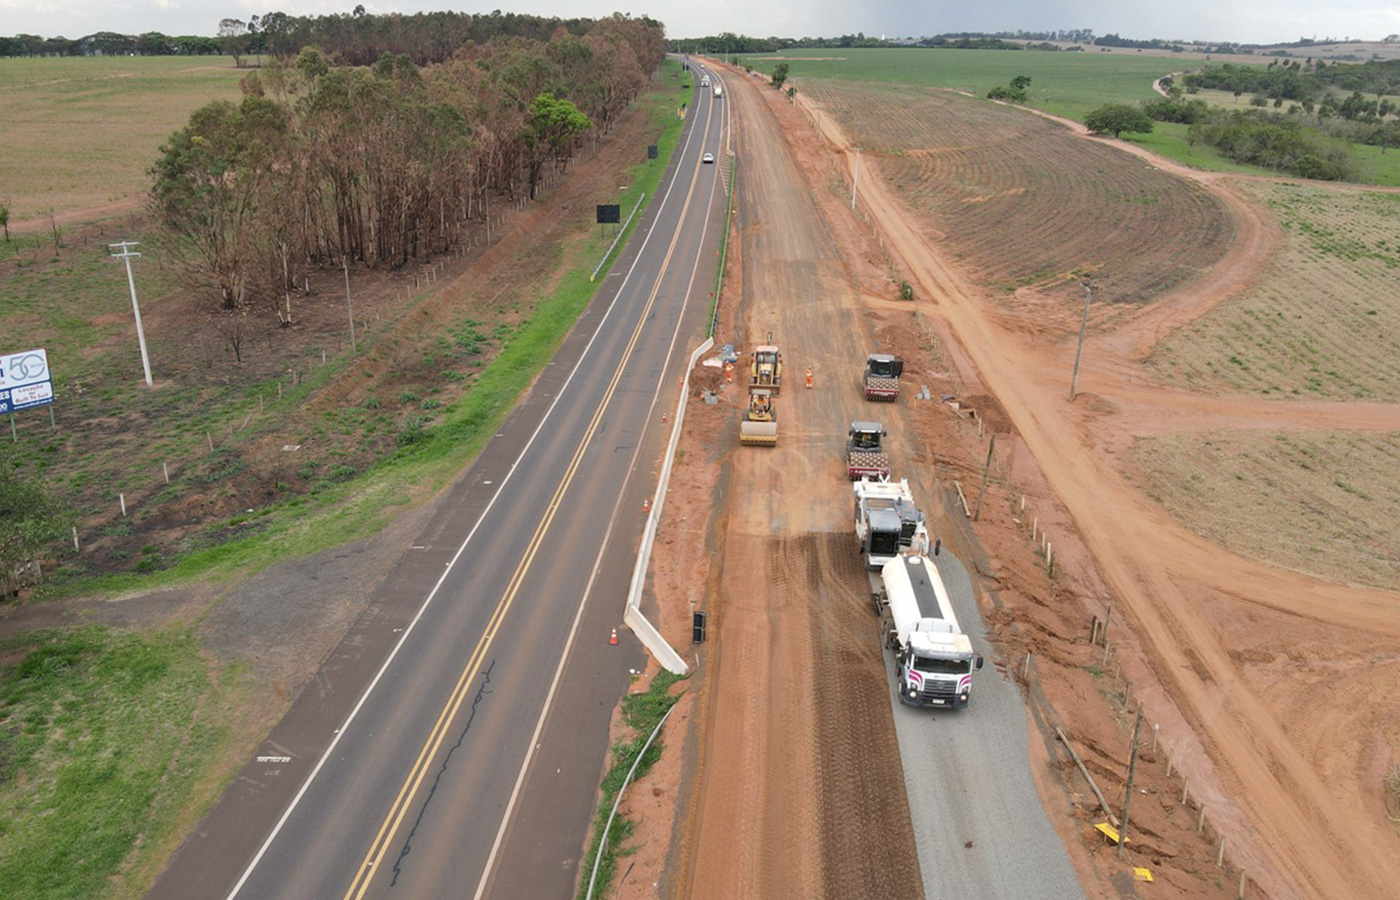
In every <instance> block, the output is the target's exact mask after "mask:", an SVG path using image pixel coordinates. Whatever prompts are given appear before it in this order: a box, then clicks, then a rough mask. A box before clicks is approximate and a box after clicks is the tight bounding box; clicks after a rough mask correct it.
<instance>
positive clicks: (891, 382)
mask: <svg viewBox="0 0 1400 900" xmlns="http://www.w3.org/2000/svg"><path fill="white" fill-rule="evenodd" d="M903 372H904V360H902V359H900V358H899V357H897V356H891V355H890V354H888V353H872V354H870V355H869V356H868V357H866V360H865V378H864V384H865V399H867V400H887V401H893V400H898V399H899V376H900V375H901V374H902V373H903Z"/></svg>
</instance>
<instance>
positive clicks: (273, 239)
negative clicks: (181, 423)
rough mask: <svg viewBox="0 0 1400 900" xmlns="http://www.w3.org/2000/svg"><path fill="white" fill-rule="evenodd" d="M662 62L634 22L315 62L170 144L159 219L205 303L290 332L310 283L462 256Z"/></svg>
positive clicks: (155, 189)
mask: <svg viewBox="0 0 1400 900" xmlns="http://www.w3.org/2000/svg"><path fill="white" fill-rule="evenodd" d="M664 55H665V52H664V38H663V34H662V28H661V25H660V24H659V23H656V22H654V21H652V20H648V19H632V18H627V17H623V16H613V17H610V18H607V19H602V20H600V21H597V22H593V23H591V24H590V27H588V28H587V29H586V31H585V32H584V33H583V34H576V33H574V32H573V31H570V30H569V29H568V28H564V27H558V28H556V30H555V31H554V33H553V34H552V35H550V36H549V37H548V39H546V40H540V39H536V38H533V37H528V36H498V37H496V38H494V39H492V40H489V41H487V42H485V43H473V42H468V43H466V44H464V45H462V46H460V47H458V48H456V50H455V52H454V53H453V54H452V56H451V58H450V59H448V60H446V61H444V62H441V63H436V64H431V65H425V66H420V65H418V64H416V63H415V62H414V60H413V59H412V58H411V57H410V56H409V55H407V54H392V53H389V52H384V53H382V54H381V55H380V56H379V58H378V59H377V61H376V62H375V63H374V65H373V66H370V67H360V66H347V65H337V64H334V63H336V62H337V60H336V59H335V57H334V55H332V54H328V53H326V52H324V51H323V50H322V49H320V48H317V47H304V48H302V50H301V51H300V52H298V53H297V54H296V56H295V57H294V58H293V59H291V60H290V61H289V63H287V64H284V63H282V62H280V61H279V60H276V59H274V60H272V61H271V62H270V63H268V64H267V65H265V66H264V67H263V68H262V69H260V70H258V71H255V72H251V73H249V74H248V75H246V76H245V77H244V79H243V81H242V89H243V99H242V101H241V102H239V103H231V102H227V101H223V102H216V103H211V104H208V105H206V106H204V107H202V108H201V109H199V110H197V111H195V113H194V114H192V115H191V117H190V121H189V123H188V124H187V125H186V126H185V127H184V128H182V129H180V130H179V131H177V132H175V133H174V134H173V135H171V137H170V138H169V139H168V140H167V141H166V142H165V143H164V144H163V145H162V147H161V148H160V153H159V156H158V158H157V160H156V162H155V164H154V165H153V166H152V168H151V170H150V175H151V178H152V189H151V205H152V208H153V210H154V211H155V212H156V214H157V215H158V217H159V220H160V222H161V224H162V226H163V232H164V243H165V245H166V247H167V250H168V252H169V253H170V255H171V256H172V257H173V258H175V259H176V260H178V261H179V263H180V264H181V268H182V271H183V272H184V273H185V274H186V276H187V278H188V280H189V282H190V284H191V287H192V288H194V289H195V290H197V291H199V292H200V293H201V294H202V295H204V296H207V297H210V298H211V299H216V300H217V302H218V303H219V304H220V305H221V306H222V307H223V308H224V309H226V310H237V309H248V308H253V307H258V306H261V307H262V308H265V309H273V310H276V311H277V313H278V315H279V316H281V317H282V318H283V319H284V321H285V320H288V319H290V318H291V315H292V311H291V305H292V300H293V297H294V296H296V294H297V293H298V285H301V284H304V277H305V275H306V274H307V273H308V272H309V271H311V270H314V269H318V268H322V267H332V266H333V267H339V266H341V265H345V264H349V263H352V262H353V263H356V264H360V265H365V266H369V267H388V268H393V267H399V266H402V265H404V264H406V263H408V262H409V261H410V260H413V259H417V258H422V257H425V256H429V255H432V254H436V253H440V252H443V251H445V250H447V249H449V248H450V247H451V246H453V245H454V244H455V243H456V241H457V240H458V239H459V235H460V233H461V231H462V229H463V228H464V227H465V226H466V224H467V223H468V222H470V221H471V220H474V219H480V218H481V217H482V216H483V215H485V214H486V213H487V212H488V211H489V207H490V206H491V204H492V203H493V202H497V201H498V200H499V198H503V197H504V198H518V197H533V196H534V195H535V192H536V190H537V187H538V185H539V183H540V181H541V179H542V177H543V175H544V173H545V172H546V171H548V170H549V169H551V168H555V169H557V168H562V167H563V166H564V165H565V164H566V162H567V159H568V157H569V156H570V154H571V152H572V150H573V148H574V147H575V146H576V144H577V142H578V141H579V140H580V139H581V138H582V137H583V136H584V135H585V134H586V133H588V132H589V131H590V130H596V131H597V132H606V131H608V130H609V129H611V128H612V127H613V125H614V124H615V123H616V121H617V118H618V116H619V115H620V114H621V113H622V111H623V110H624V109H625V108H626V107H627V106H628V104H629V103H631V101H632V100H633V99H634V98H635V97H636V96H637V95H638V94H639V93H640V92H641V91H642V90H643V89H644V88H645V87H646V85H647V84H648V82H649V80H650V77H651V74H652V73H653V72H654V71H655V70H656V68H657V67H658V66H659V65H660V64H661V61H662V60H663V58H664Z"/></svg>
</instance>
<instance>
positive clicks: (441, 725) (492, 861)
mask: <svg viewBox="0 0 1400 900" xmlns="http://www.w3.org/2000/svg"><path fill="white" fill-rule="evenodd" d="M724 138H725V135H724V104H723V101H721V100H717V99H716V98H714V96H713V93H712V92H711V91H710V90H697V91H696V93H695V95H694V97H693V100H692V102H691V104H690V115H689V120H688V121H687V123H686V126H685V130H684V132H683V134H682V138H681V143H680V146H679V147H678V149H677V151H676V154H675V156H674V158H673V159H672V160H671V161H670V162H669V164H668V170H667V173H666V175H665V176H664V178H663V181H662V185H661V188H660V191H659V193H658V197H657V198H655V199H654V200H653V201H652V203H651V205H650V207H649V209H648V211H647V213H646V214H645V217H644V219H643V221H642V223H641V226H640V227H639V229H638V230H637V231H636V233H635V234H634V236H633V237H632V239H631V241H630V244H629V247H628V248H627V249H625V250H624V251H623V256H622V258H621V259H620V260H619V262H618V263H616V264H615V265H614V267H613V270H612V271H613V274H612V275H610V276H608V278H607V279H606V280H605V282H604V284H603V287H602V289H601V291H600V293H599V296H598V297H597V298H596V299H595V300H594V302H593V304H592V305H591V306H590V308H589V310H588V311H587V312H586V313H585V314H584V316H583V317H582V318H581V319H580V321H579V323H578V325H577V326H576V327H575V329H574V330H573V331H572V332H571V334H570V336H569V338H568V339H567V340H566V341H565V343H564V345H563V347H562V348H561V349H560V351H559V353H558V354H557V355H556V357H555V358H554V360H553V361H552V362H551V363H550V364H549V365H548V367H547V368H546V369H545V371H544V374H543V375H542V376H541V377H540V379H539V381H538V382H537V383H536V385H535V387H534V388H533V389H532V391H531V392H530V395H529V397H528V398H527V400H526V401H525V402H524V403H523V404H522V406H521V407H520V408H519V409H518V410H517V411H516V412H515V413H514V414H513V415H512V416H511V418H510V419H509V420H508V421H507V422H506V424H505V425H504V426H503V427H502V428H501V429H500V432H499V433H498V434H497V435H496V438H495V440H494V441H493V442H492V443H491V444H490V445H489V446H488V448H487V449H486V451H484V452H483V454H482V456H481V457H480V459H479V460H478V461H477V462H476V464H474V465H473V466H472V467H471V469H470V470H469V471H468V472H467V473H465V474H464V476H462V477H461V478H460V479H459V480H458V481H457V483H456V484H455V485H454V486H453V488H452V489H451V494H450V496H449V497H448V498H447V499H446V500H445V502H443V503H442V504H441V507H440V510H439V511H438V513H437V514H436V515H435V517H434V518H433V520H432V521H431V523H430V524H429V526H428V527H427V528H426V530H425V531H424V533H423V534H421V535H420V536H419V537H418V538H417V539H416V540H415V541H414V542H413V544H412V545H411V546H410V547H406V548H404V556H403V558H402V560H401V561H400V562H399V563H398V564H397V565H396V566H395V568H394V570H393V571H392V572H391V574H390V575H389V576H388V578H387V579H386V580H385V582H384V583H383V584H382V585H380V586H379V588H378V589H377V590H376V592H375V594H374V599H373V600H372V601H371V603H370V606H369V608H368V609H367V611H366V612H365V614H364V615H363V616H362V617H361V619H360V620H359V621H358V622H357V623H356V624H355V626H354V627H353V628H352V630H351V631H350V633H349V634H348V635H347V636H346V638H345V639H344V641H343V642H342V643H341V644H340V645H339V647H338V648H337V649H336V650H335V651H334V652H333V653H332V655H331V656H330V657H329V658H328V659H327V661H326V663H325V665H324V666H323V667H322V669H321V671H320V672H319V673H318V675H317V677H316V679H315V681H314V682H313V683H312V684H311V685H308V686H307V687H306V689H305V690H303V692H302V693H301V694H300V695H299V696H298V697H297V699H296V700H295V701H294V703H293V705H292V707H291V709H290V711H289V713H288V715H287V716H286V718H285V719H284V720H283V721H282V722H281V723H280V724H279V725H278V726H277V727H276V728H275V729H274V730H273V732H272V734H271V735H270V736H269V738H268V739H267V741H265V742H264V744H263V746H262V747H261V748H260V749H259V750H258V752H257V754H256V755H255V757H254V759H252V760H250V761H249V762H248V764H247V765H246V766H245V767H244V769H243V770H242V772H241V773H240V774H239V776H238V777H237V779H236V780H235V782H234V783H233V784H232V785H231V786H230V787H229V788H228V790H227V791H226V792H225V794H224V795H223V797H222V798H221V799H220V800H219V802H218V803H217V804H216V806H215V808H214V809H213V810H212V811H211V812H210V814H209V815H208V816H207V817H206V818H205V820H204V821H203V822H201V823H200V825H199V827H198V829H197V832H196V834H195V835H194V836H193V837H191V838H190V839H189V840H188V841H187V842H186V843H185V845H184V846H183V847H182V848H181V849H180V850H179V851H178V852H177V854H176V855H175V857H174V858H173V859H172V861H171V864H170V866H169V867H168V868H167V870H166V871H165V872H164V873H163V874H162V876H161V877H160V879H159V880H158V882H157V883H156V885H155V887H154V888H153V889H152V891H151V892H150V894H149V895H148V896H149V897H150V898H152V900H167V898H169V900H198V898H213V900H235V898H247V900H253V898H256V900H275V898H285V900H318V898H329V900H337V898H344V900H360V898H369V897H387V896H400V897H412V898H415V900H420V898H422V900H431V898H439V897H441V898H447V897H452V898H473V900H479V898H487V897H498V898H523V897H529V898H542V900H544V898H560V900H565V898H568V897H571V896H572V892H573V884H574V880H575V875H576V872H577V869H578V866H579V858H580V856H581V854H582V848H583V843H584V839H585V835H586V830H587V826H588V822H589V820H590V817H591V815H592V812H593V809H594V804H595V802H596V791H597V787H598V782H599V778H600V776H601V773H602V771H603V768H604V765H605V762H606V757H607V750H608V735H607V728H608V719H609V715H610V713H611V711H612V709H613V708H614V706H615V705H616V703H617V701H618V699H619V698H620V697H621V696H622V694H623V693H624V692H625V691H626V689H627V686H628V683H629V680H628V679H629V675H628V670H629V668H637V669H639V668H641V667H642V666H643V664H644V655H643V653H642V651H641V649H640V647H639V646H638V645H637V644H636V643H635V641H633V640H631V638H630V636H628V635H626V633H625V632H624V633H623V636H622V637H623V639H622V642H621V644H620V645H619V646H610V645H609V643H608V635H609V632H610V629H611V628H612V627H614V626H616V625H619V624H620V622H621V615H622V610H623V604H624V601H625V594H626V591H627V586H628V578H629V576H630V574H631V567H632V563H633V560H634V557H635V553H636V549H637V545H638V543H639V540H640V535H641V529H642V525H643V512H642V509H643V500H644V499H645V498H646V497H648V496H649V495H650V493H651V491H652V490H653V488H654V485H655V472H656V467H657V464H658V458H659V454H660V452H661V450H662V447H663V442H664V437H665V435H664V430H665V428H666V426H664V425H663V424H662V423H661V422H660V416H661V412H662V411H663V410H665V409H669V408H671V407H672V406H673V405H674V402H675V399H676V398H675V392H676V390H677V387H678V385H679V380H680V377H681V375H682V371H681V367H682V366H683V364H684V359H685V357H686V356H687V355H688V353H689V350H690V349H691V347H692V345H693V344H695V343H697V342H698V341H699V339H700V337H701V336H702V334H703V325H704V318H705V313H706V306H707V303H706V299H707V297H708V293H709V288H710V285H711V284H712V279H713V276H714V260H715V257H714V251H715V248H716V246H717V244H718V238H719V230H720V228H721V226H722V200H723V190H722V184H721V183H720V178H721V170H722V168H723V167H722V166H721V165H705V164H702V163H701V162H700V158H701V155H702V153H705V152H709V153H713V154H714V155H715V156H716V158H719V159H721V160H722V159H723V155H722V149H723V141H724ZM638 152H639V157H640V156H641V155H643V154H644V153H645V149H644V148H638ZM658 164H660V163H658Z"/></svg>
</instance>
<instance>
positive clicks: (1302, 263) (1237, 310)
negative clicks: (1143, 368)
mask: <svg viewBox="0 0 1400 900" xmlns="http://www.w3.org/2000/svg"><path fill="white" fill-rule="evenodd" d="M1246 187H1247V189H1248V190H1249V191H1250V192H1251V193H1253V194H1254V195H1255V196H1257V197H1258V198H1259V199H1260V200H1261V201H1262V202H1263V203H1265V204H1266V205H1268V206H1269V207H1270V209H1272V210H1273V211H1274V213H1275V214H1276V215H1277V216H1278V219H1279V222H1280V223H1281V224H1282V225H1283V227H1284V229H1285V235H1286V237H1285V240H1284V246H1283V249H1282V250H1281V251H1280V252H1279V253H1278V254H1277V255H1276V256H1275V258H1274V259H1273V260H1272V262H1271V263H1270V264H1269V266H1268V269H1267V270H1266V272H1265V273H1264V275H1263V277H1262V279H1261V280H1260V282H1259V283H1258V284H1256V285H1255V286H1254V287H1252V288H1251V289H1250V290H1249V291H1247V292H1246V293H1245V294H1243V295H1242V296H1240V297H1239V298H1237V299H1235V300H1233V301H1231V302H1229V303H1227V304H1225V305H1223V306H1222V307H1220V308H1219V309H1218V310H1216V311H1215V312H1213V313H1212V314H1210V315H1208V316H1205V317H1203V318H1202V319H1200V320H1199V321H1197V322H1196V323H1195V324H1193V325H1191V326H1190V327H1188V328H1184V329H1182V330H1181V331H1179V332H1177V333H1176V334H1174V335H1172V336H1171V337H1170V338H1168V339H1167V340H1165V341H1163V342H1162V343H1161V344H1160V345H1159V346H1158V347H1157V349H1156V350H1155V351H1154V353H1153V355H1152V358H1151V359H1150V360H1149V365H1151V366H1152V367H1153V368H1154V369H1155V370H1156V372H1157V374H1158V375H1159V376H1161V377H1162V378H1163V379H1165V380H1167V381H1169V382H1173V383H1176V384H1180V385H1184V386H1187V387H1190V388H1192V389H1195V390H1202V391H1207V392H1247V393H1257V394H1263V395H1266V396H1271V397H1283V398H1287V397H1302V398H1307V399H1310V400H1311V399H1341V400H1350V399H1365V400H1388V401H1393V400H1400V299H1397V296H1396V293H1395V282H1396V278H1397V276H1400V271H1397V267H1398V266H1400V196H1397V195H1395V194H1389V193H1381V192H1374V191H1356V190H1340V189H1333V188H1325V187H1316V186H1311V185H1302V184H1276V183H1266V182H1249V183H1246Z"/></svg>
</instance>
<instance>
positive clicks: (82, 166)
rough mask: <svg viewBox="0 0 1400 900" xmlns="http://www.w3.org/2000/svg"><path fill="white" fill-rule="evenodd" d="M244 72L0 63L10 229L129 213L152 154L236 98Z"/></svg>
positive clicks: (92, 59)
mask: <svg viewBox="0 0 1400 900" xmlns="http://www.w3.org/2000/svg"><path fill="white" fill-rule="evenodd" d="M249 71H250V70H249V69H237V68H234V66H233V63H232V62H231V61H230V60H229V59H228V58H227V57H222V56H136V57H103V56H89V57H62V58H54V59H18V58H16V59H0V95H3V96H4V97H5V107H6V114H5V152H4V153H3V154H0V185H3V188H0V190H3V191H4V195H5V198H6V199H8V200H9V201H10V228H11V230H17V231H24V230H34V229H43V230H47V229H48V227H49V215H50V213H52V214H53V215H54V216H55V217H56V218H57V219H58V220H59V221H60V224H62V223H63V222H65V221H70V220H72V216H73V215H74V214H81V216H80V218H81V219H82V220H84V221H86V220H90V219H92V218H94V217H97V216H100V215H102V214H103V213H104V211H107V210H113V211H116V210H119V211H121V212H129V211H130V210H131V209H133V208H135V207H136V206H138V205H139V204H140V202H141V198H142V195H143V194H144V192H145V191H146V188H147V186H148V184H149V182H148V179H147V177H146V169H147V168H149V167H150V166H151V165H152V164H153V163H154V162H155V159H156V148H157V147H159V146H160V144H161V142H163V141H164V140H165V139H166V138H167V137H168V136H169V135H170V133H171V132H173V131H175V130H176V129H177V128H180V127H182V126H184V125H185V123H186V122H187V121H188V120H189V116H190V113H192V112H194V111H195V110H196V109H197V108H199V107H200V106H203V105H204V104H206V103H209V102H210V101H212V100H231V101H236V100H238V98H239V96H240V93H239V88H238V82H239V79H241V78H242V77H243V76H244V75H246V74H247V73H248V72H249ZM94 214H96V215H94Z"/></svg>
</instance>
